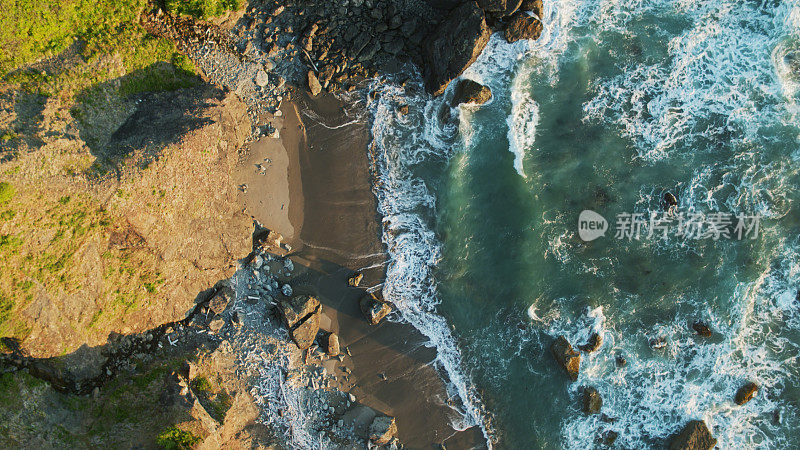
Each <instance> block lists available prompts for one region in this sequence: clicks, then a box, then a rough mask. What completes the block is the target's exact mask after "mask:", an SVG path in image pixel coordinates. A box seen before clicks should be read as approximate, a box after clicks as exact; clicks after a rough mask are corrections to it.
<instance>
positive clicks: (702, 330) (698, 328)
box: [692, 320, 713, 337]
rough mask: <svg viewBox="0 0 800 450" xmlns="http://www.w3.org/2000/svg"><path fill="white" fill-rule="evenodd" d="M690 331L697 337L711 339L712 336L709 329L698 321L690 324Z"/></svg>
mask: <svg viewBox="0 0 800 450" xmlns="http://www.w3.org/2000/svg"><path fill="white" fill-rule="evenodd" d="M692 329H693V330H694V331H695V332H696V333H697V334H698V335H699V336H702V337H711V335H712V334H713V333H712V332H711V328H709V326H708V325H706V324H705V322H703V321H702V320H698V321H697V322H695V323H693V324H692Z"/></svg>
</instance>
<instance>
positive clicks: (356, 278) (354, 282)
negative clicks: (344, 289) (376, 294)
mask: <svg viewBox="0 0 800 450" xmlns="http://www.w3.org/2000/svg"><path fill="white" fill-rule="evenodd" d="M362 279H364V274H363V273H361V272H356V273H354V274H353V276H352V277H350V278H348V279H347V285H348V286H352V287H358V285H359V284H361V280H362Z"/></svg>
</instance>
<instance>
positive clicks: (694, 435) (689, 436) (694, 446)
mask: <svg viewBox="0 0 800 450" xmlns="http://www.w3.org/2000/svg"><path fill="white" fill-rule="evenodd" d="M715 445H717V440H716V439H714V436H712V435H711V432H710V431H708V427H707V426H706V423H705V422H703V421H702V420H692V421H690V422H689V423H687V424H686V426H685V427H684V428H683V430H682V431H681V432H680V433H678V435H676V436H675V437H674V438H672V441H671V442H670V444H669V448H670V450H711V449H712V448H714V446H715Z"/></svg>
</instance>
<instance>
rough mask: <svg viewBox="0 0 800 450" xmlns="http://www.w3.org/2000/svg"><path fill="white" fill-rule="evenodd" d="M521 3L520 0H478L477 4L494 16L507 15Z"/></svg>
mask: <svg viewBox="0 0 800 450" xmlns="http://www.w3.org/2000/svg"><path fill="white" fill-rule="evenodd" d="M521 4H522V0H478V6H480V7H481V9H483V10H484V11H486V12H487V13H492V14H493V15H494V16H495V17H504V16H509V15H511V14H513V13H514V11H516V10H517V9H518V8H519V6H520V5H521Z"/></svg>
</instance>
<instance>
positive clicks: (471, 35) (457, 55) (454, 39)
mask: <svg viewBox="0 0 800 450" xmlns="http://www.w3.org/2000/svg"><path fill="white" fill-rule="evenodd" d="M490 36H491V31H490V30H489V27H488V26H487V25H486V17H485V16H484V13H483V10H481V9H480V8H479V7H478V4H477V3H475V2H474V1H471V2H466V3H463V4H461V5H460V6H458V7H456V8H455V9H453V10H452V11H451V12H450V14H449V15H448V16H447V18H446V19H445V20H444V21H443V22H442V23H441V24H440V25H439V27H438V28H436V30H434V32H433V33H432V34H431V35H430V36H429V38H428V42H427V45H426V46H425V56H424V64H423V66H424V69H425V73H424V75H425V86H426V87H427V89H428V91H429V92H430V93H431V94H433V95H440V94H441V93H442V92H444V90H445V89H446V88H447V85H448V84H450V82H451V81H452V80H454V79H455V78H457V77H458V76H459V75H461V73H462V72H464V69H466V68H467V67H469V66H470V65H471V64H472V63H473V62H475V60H476V59H477V58H478V55H480V54H481V52H482V51H483V48H484V47H486V44H487V43H488V42H489V37H490Z"/></svg>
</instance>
